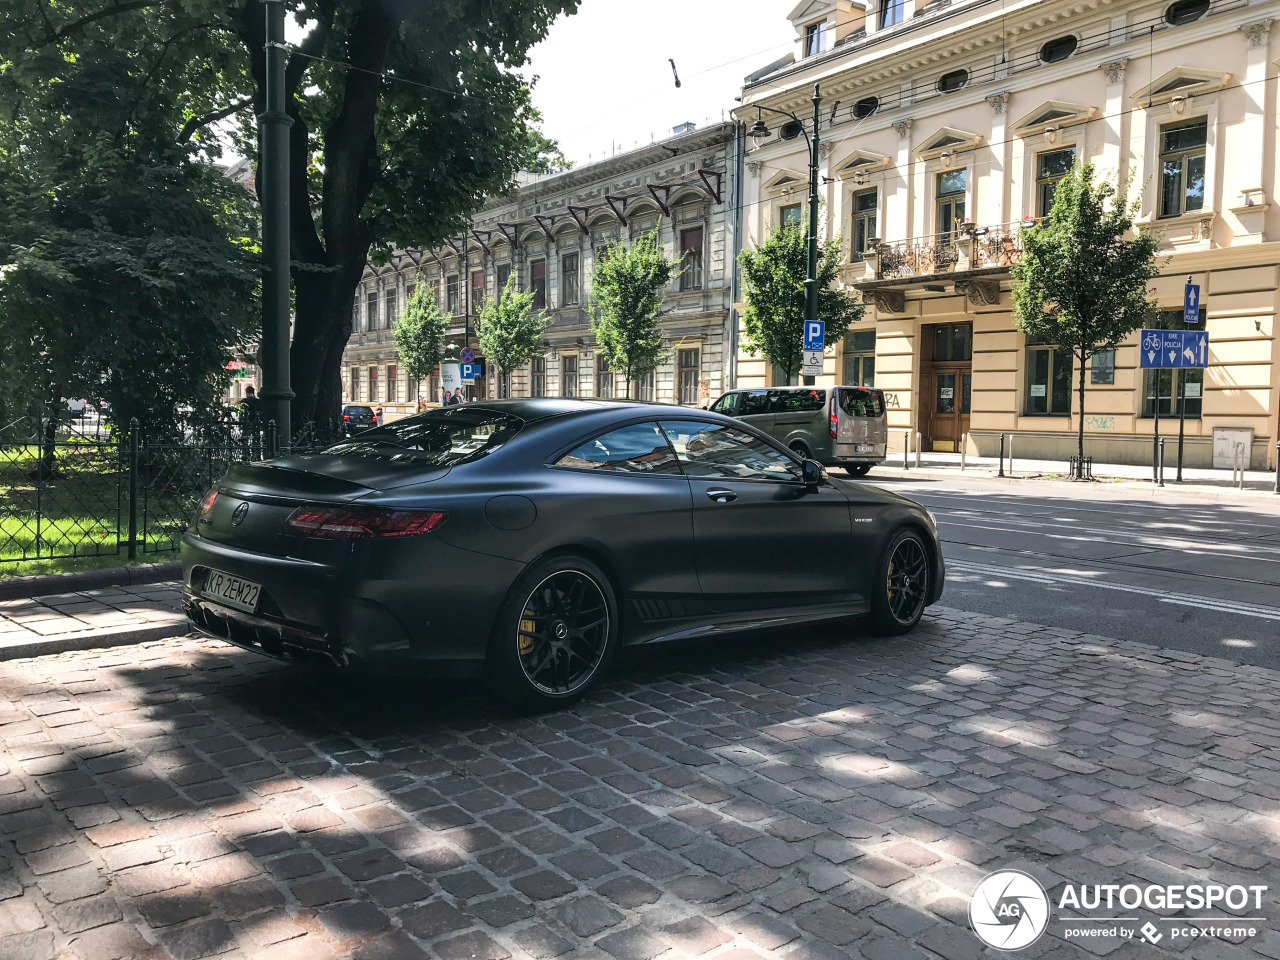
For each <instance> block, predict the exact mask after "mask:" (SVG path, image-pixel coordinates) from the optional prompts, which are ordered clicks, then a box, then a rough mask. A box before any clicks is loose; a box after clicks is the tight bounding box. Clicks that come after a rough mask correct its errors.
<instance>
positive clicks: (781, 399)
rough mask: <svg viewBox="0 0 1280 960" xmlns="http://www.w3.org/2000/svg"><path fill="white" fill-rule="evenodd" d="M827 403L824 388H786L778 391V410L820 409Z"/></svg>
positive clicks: (789, 411) (783, 411)
mask: <svg viewBox="0 0 1280 960" xmlns="http://www.w3.org/2000/svg"><path fill="white" fill-rule="evenodd" d="M826 405H827V391H825V390H788V391H786V392H781V391H779V393H778V412H779V413H796V412H809V411H812V410H821V409H822V408H823V407H825V406H826Z"/></svg>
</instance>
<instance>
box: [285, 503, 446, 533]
mask: <svg viewBox="0 0 1280 960" xmlns="http://www.w3.org/2000/svg"><path fill="white" fill-rule="evenodd" d="M446 516H447V514H445V513H442V512H440V511H438V510H378V509H374V508H371V507H299V508H298V509H297V510H295V511H293V513H291V514H289V519H288V520H286V521H285V526H287V527H288V528H289V530H290V531H291V532H292V533H297V534H301V535H302V536H304V537H318V538H320V539H322V540H367V539H373V538H379V537H413V536H417V535H418V534H420V533H430V532H431V531H432V530H434V529H435V528H436V527H438V526H440V524H442V523H444V520H445V517H446Z"/></svg>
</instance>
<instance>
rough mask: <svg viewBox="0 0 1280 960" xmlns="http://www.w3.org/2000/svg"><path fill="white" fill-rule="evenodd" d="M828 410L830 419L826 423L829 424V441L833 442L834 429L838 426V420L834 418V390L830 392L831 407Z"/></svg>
mask: <svg viewBox="0 0 1280 960" xmlns="http://www.w3.org/2000/svg"><path fill="white" fill-rule="evenodd" d="M829 410H830V417H829V418H828V420H827V423H828V424H829V426H828V429H829V430H830V431H831V439H832V440H834V439H835V438H836V427H838V426H839V425H840V420H839V419H838V418H837V417H836V392H835V391H834V390H832V391H831V406H830V408H829Z"/></svg>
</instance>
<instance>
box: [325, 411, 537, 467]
mask: <svg viewBox="0 0 1280 960" xmlns="http://www.w3.org/2000/svg"><path fill="white" fill-rule="evenodd" d="M523 426H524V421H523V420H522V419H520V418H519V417H514V416H512V415H511V414H509V413H496V412H494V411H492V410H485V409H482V408H475V407H455V408H443V409H440V410H433V411H431V412H430V413H424V414H419V415H418V416H416V417H405V418H404V419H403V420H397V421H396V422H395V423H389V424H387V425H386V426H383V427H376V428H374V429H373V430H366V431H365V432H364V433H362V434H360V435H359V436H358V437H355V438H354V439H351V440H346V441H343V442H342V443H339V444H335V445H334V446H332V447H329V448H328V449H327V450H324V451H323V453H324V454H325V455H327V456H332V457H368V458H370V459H374V460H387V461H391V462H401V463H407V462H413V463H417V464H426V465H430V466H438V467H451V466H453V465H454V464H457V463H466V462H467V461H468V460H475V459H477V458H479V457H482V456H484V455H485V454H488V453H492V452H493V451H494V450H496V449H497V448H498V447H500V446H502V445H503V444H504V443H506V442H507V441H508V440H510V439H511V438H512V437H514V436H515V435H516V434H517V433H519V432H520V428H521V427H523Z"/></svg>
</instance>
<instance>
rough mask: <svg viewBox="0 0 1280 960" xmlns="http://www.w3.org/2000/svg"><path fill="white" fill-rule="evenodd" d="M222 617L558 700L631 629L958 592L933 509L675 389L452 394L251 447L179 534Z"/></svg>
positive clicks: (876, 609) (835, 611) (209, 603)
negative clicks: (292, 440) (391, 417)
mask: <svg viewBox="0 0 1280 960" xmlns="http://www.w3.org/2000/svg"><path fill="white" fill-rule="evenodd" d="M182 563H183V571H184V576H185V580H186V590H185V606H186V611H187V615H188V616H189V617H190V618H191V622H192V623H193V624H194V625H195V626H196V627H197V628H198V629H199V630H201V631H203V632H204V633H206V634H209V635H212V636H215V637H219V638H221V639H224V640H228V641H230V642H231V643H234V644H237V645H239V646H242V647H245V648H248V649H251V650H254V651H257V652H259V653H264V654H268V655H270V656H274V657H280V658H291V659H298V660H319V661H323V662H326V663H331V664H337V665H348V664H358V663H365V664H380V663H381V664H386V663H389V662H394V663H399V662H401V661H403V660H405V659H408V660H413V661H421V662H424V663H427V664H429V665H430V666H431V668H432V670H433V671H434V672H436V673H438V674H442V675H448V676H476V675H485V676H487V677H488V679H489V680H490V681H491V683H493V684H494V685H495V686H496V687H498V688H499V689H500V690H501V691H503V692H504V693H505V694H506V695H508V696H510V697H512V698H515V699H517V700H521V701H524V702H526V703H531V704H536V705H544V704H555V703H563V702H567V701H570V700H572V699H574V698H576V697H578V696H580V695H581V694H583V693H584V692H585V691H586V690H587V689H588V687H590V686H591V684H592V683H593V682H595V681H596V680H597V679H598V678H599V677H600V676H601V674H602V673H603V672H604V671H605V669H606V667H607V666H608V663H609V660H610V658H611V657H612V656H613V654H614V651H615V650H616V649H617V647H618V646H619V645H627V644H641V643H654V642H658V641H666V640H678V639H683V638H690V637H706V636H711V635H715V634H719V633H729V632H736V631H741V630H746V629H754V628H761V627H776V626H780V625H784V624H795V623H804V622H812V621H819V620H828V619H833V618H841V617H850V616H859V615H865V614H869V615H870V617H871V620H872V624H873V626H874V628H875V629H876V630H878V631H880V632H887V633H903V632H905V631H907V630H910V629H911V628H913V627H914V626H915V625H916V623H917V622H918V621H919V619H920V616H921V614H922V613H923V611H924V608H925V607H926V606H927V605H929V604H931V603H933V602H934V601H935V600H937V599H938V597H939V596H940V594H941V593H942V584H943V560H942V551H941V547H940V545H939V541H938V534H937V530H936V528H935V526H934V522H933V517H932V516H931V515H930V514H929V512H928V511H927V510H925V509H924V508H923V507H921V506H920V505H919V504H917V503H915V502H914V501H912V500H908V499H906V498H905V497H901V496H898V495H896V494H894V493H891V492H888V491H885V490H881V489H877V488H874V487H869V486H864V485H862V484H858V483H846V482H841V481H834V480H830V479H828V478H827V476H826V474H825V472H824V471H823V469H822V467H821V466H820V465H819V464H818V463H816V462H814V461H812V460H802V459H800V458H799V457H797V456H796V455H795V454H794V453H793V452H792V451H790V450H788V449H787V448H785V447H783V446H781V445H780V444H778V443H777V442H776V441H774V440H772V439H770V438H768V437H766V436H764V435H763V434H761V433H759V432H758V431H756V430H755V429H753V428H752V427H750V426H747V425H745V424H743V423H742V422H741V421H738V420H732V419H730V418H728V417H723V416H720V415H719V414H714V413H705V412H702V411H695V410H689V409H685V408H681V407H671V406H660V405H649V404H638V403H629V402H614V401H603V400H601V401H596V400H585V401H584V400H552V399H546V400H500V401H493V402H481V403H472V404H467V405H463V406H455V407H445V408H442V409H439V410H434V411H432V412H429V413H426V414H421V415H418V416H414V417H408V418H405V419H403V420H398V421H396V422H395V423H391V424H387V425H386V426H383V427H378V428H376V429H373V430H369V431H366V432H364V433H361V434H360V435H359V436H357V437H354V438H351V439H349V440H346V441H344V442H342V443H339V444H337V445H336V446H333V447H330V448H328V449H326V450H324V451H323V452H320V453H312V454H305V455H294V456H288V457H283V458H280V459H277V460H272V461H269V462H265V463H254V464H237V465H235V466H233V467H232V468H231V469H230V470H229V471H228V472H227V474H226V476H225V477H223V478H222V479H221V480H220V481H219V482H218V484H217V485H216V486H215V487H214V488H213V489H212V490H210V491H209V493H208V494H207V495H206V497H205V498H204V501H203V503H202V504H201V506H200V509H199V512H198V515H197V516H196V517H195V518H194V520H193V521H192V524H191V527H190V529H189V530H188V531H187V533H186V534H185V536H184V537H183V541H182Z"/></svg>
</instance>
